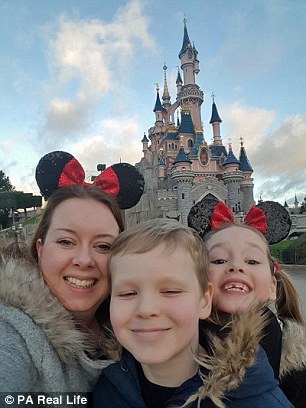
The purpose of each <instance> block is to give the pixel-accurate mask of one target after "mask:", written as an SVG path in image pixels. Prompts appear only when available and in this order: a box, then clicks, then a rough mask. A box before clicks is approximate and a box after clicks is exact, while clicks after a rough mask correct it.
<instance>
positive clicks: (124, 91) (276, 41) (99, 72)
mask: <svg viewBox="0 0 306 408" xmlns="http://www.w3.org/2000/svg"><path fill="white" fill-rule="evenodd" d="M184 17H185V18H186V20H187V27H188V32H189V37H190V39H191V41H193V42H194V44H195V46H196V48H197V50H198V53H199V54H198V58H199V60H200V73H199V74H198V76H197V83H198V85H199V86H200V88H201V89H202V90H203V91H204V94H205V102H204V103H203V105H202V120H203V123H204V131H205V138H206V140H207V142H208V143H209V142H210V140H211V137H212V129H211V125H209V120H210V115H211V103H212V101H211V94H212V92H213V93H214V94H215V95H216V97H215V101H216V104H217V107H218V111H219V114H220V116H221V118H222V120H223V123H222V124H221V135H222V138H223V142H224V144H227V143H228V140H229V139H231V140H232V142H233V150H234V153H235V154H236V155H238V154H239V138H240V137H243V139H244V146H245V148H246V150H247V154H248V157H249V160H250V162H251V165H252V167H253V169H254V183H255V190H254V196H255V200H257V199H258V198H259V195H260V194H262V197H263V199H265V200H268V199H272V200H277V201H279V202H281V203H282V204H283V202H284V200H285V199H286V200H287V202H288V204H292V203H293V199H294V195H295V194H297V198H298V200H299V201H300V202H301V201H302V200H303V198H304V196H305V195H306V147H305V144H306V92H305V90H306V73H305V72H306V52H305V37H306V24H305V21H306V2H305V1H304V0H250V1H245V0H214V1H209V0H189V1H186V0H167V1H165V0H86V1H85V0H1V1H0V89H1V92H0V169H1V170H3V171H4V172H5V173H6V174H7V175H8V176H9V178H10V180H11V182H12V184H13V185H15V186H16V188H17V189H19V190H23V191H26V192H33V193H35V194H37V193H38V192H39V191H38V187H37V186H36V183H35V179H34V173H35V167H36V165H37V163H38V160H39V159H40V157H41V156H42V155H44V154H45V153H48V152H50V151H52V150H65V151H68V152H70V153H71V154H73V155H75V157H76V158H77V159H78V160H79V161H80V162H81V163H82V165H83V166H84V168H85V171H86V175H87V177H90V176H91V175H94V174H96V165H97V164H98V163H106V164H107V165H110V164H113V163H115V162H119V161H120V159H121V160H122V161H127V162H130V163H132V164H134V163H136V162H138V161H139V160H140V158H141V156H142V144H141V143H140V141H141V139H142V136H143V133H144V132H147V129H148V128H149V127H151V126H152V125H153V124H154V121H155V117H154V113H153V112H152V109H153V107H154V103H155V97H156V91H155V85H154V84H155V83H159V84H160V85H162V84H163V69H162V67H163V65H164V62H165V63H166V65H167V67H168V69H167V76H168V86H169V91H170V94H171V96H172V102H173V101H174V100H175V79H176V73H177V65H178V64H179V59H178V53H179V51H180V49H181V46H182V40H183V19H184Z"/></svg>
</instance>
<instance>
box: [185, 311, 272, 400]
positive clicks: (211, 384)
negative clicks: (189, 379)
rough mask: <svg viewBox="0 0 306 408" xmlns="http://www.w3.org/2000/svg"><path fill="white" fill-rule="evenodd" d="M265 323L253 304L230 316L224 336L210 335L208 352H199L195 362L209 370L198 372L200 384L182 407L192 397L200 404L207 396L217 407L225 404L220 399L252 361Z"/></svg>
mask: <svg viewBox="0 0 306 408" xmlns="http://www.w3.org/2000/svg"><path fill="white" fill-rule="evenodd" d="M265 325H266V318H265V316H264V311H263V309H262V308H260V309H259V307H254V308H252V309H250V310H248V311H246V312H243V313H240V314H239V315H238V314H235V315H234V316H233V317H232V320H231V321H230V322H229V323H228V325H226V326H225V328H224V329H225V330H229V334H228V335H227V336H226V337H225V338H224V339H220V338H219V337H218V336H211V342H212V349H213V353H212V355H210V356H207V355H204V356H202V355H201V356H199V358H198V359H197V361H198V363H199V365H200V366H202V367H204V368H205V369H208V370H209V373H208V374H207V375H201V374H200V376H201V378H202V380H203V385H202V387H201V388H200V389H199V391H198V393H197V394H195V395H193V396H191V397H190V398H189V400H188V401H187V402H186V404H185V405H186V406H187V405H188V404H187V403H190V402H191V401H195V400H196V399H198V406H200V403H201V400H202V399H204V398H210V399H211V400H212V401H213V403H214V404H215V405H216V406H217V407H220V408H223V407H225V405H224V403H223V402H222V398H224V397H225V394H227V393H229V392H230V391H233V390H234V389H236V388H237V387H238V386H239V384H240V383H241V382H242V380H243V378H244V376H245V372H246V369H247V368H248V367H251V366H252V365H254V363H255V359H256V353H257V351H258V349H259V341H260V339H261V337H262V333H263V329H264V327H265Z"/></svg>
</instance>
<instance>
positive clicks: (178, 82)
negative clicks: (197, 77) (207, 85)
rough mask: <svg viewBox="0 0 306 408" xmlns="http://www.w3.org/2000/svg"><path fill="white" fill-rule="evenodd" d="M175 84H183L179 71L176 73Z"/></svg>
mask: <svg viewBox="0 0 306 408" xmlns="http://www.w3.org/2000/svg"><path fill="white" fill-rule="evenodd" d="M176 83H177V84H182V83H183V81H182V77H181V73H180V71H177V77H176Z"/></svg>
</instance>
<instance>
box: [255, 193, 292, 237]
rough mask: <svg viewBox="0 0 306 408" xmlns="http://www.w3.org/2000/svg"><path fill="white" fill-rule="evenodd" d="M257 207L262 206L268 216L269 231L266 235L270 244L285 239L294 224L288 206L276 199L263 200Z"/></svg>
mask: <svg viewBox="0 0 306 408" xmlns="http://www.w3.org/2000/svg"><path fill="white" fill-rule="evenodd" d="M256 207H258V208H260V209H261V210H262V211H263V213H264V214H265V216H266V226H267V231H266V233H265V234H264V236H265V237H266V239H267V241H268V242H269V244H270V245H272V244H276V243H277V242H280V241H282V240H283V239H285V238H286V237H287V236H288V234H289V232H290V228H291V224H292V221H291V218H290V215H289V213H288V211H287V210H286V208H284V207H283V206H282V205H281V204H279V203H277V202H275V201H262V202H261V203H259V204H257V205H256Z"/></svg>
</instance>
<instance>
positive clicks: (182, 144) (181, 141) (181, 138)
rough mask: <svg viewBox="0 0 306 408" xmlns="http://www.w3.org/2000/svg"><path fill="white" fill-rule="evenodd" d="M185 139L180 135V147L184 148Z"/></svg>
mask: <svg viewBox="0 0 306 408" xmlns="http://www.w3.org/2000/svg"><path fill="white" fill-rule="evenodd" d="M183 139H184V136H183V135H180V147H184V141H183Z"/></svg>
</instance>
